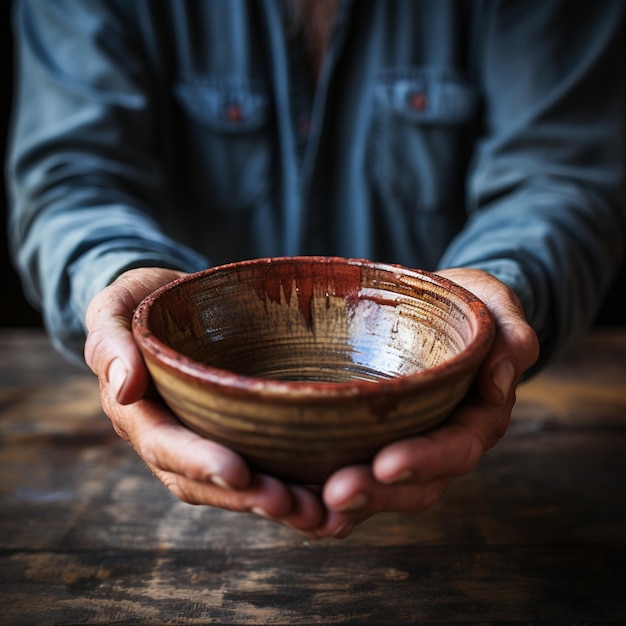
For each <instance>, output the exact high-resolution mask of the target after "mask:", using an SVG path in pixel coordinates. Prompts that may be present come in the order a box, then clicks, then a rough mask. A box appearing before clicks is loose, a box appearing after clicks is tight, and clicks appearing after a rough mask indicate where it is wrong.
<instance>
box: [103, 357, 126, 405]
mask: <svg viewBox="0 0 626 626" xmlns="http://www.w3.org/2000/svg"><path fill="white" fill-rule="evenodd" d="M127 376H128V370H127V369H126V366H125V365H124V363H123V362H122V361H121V360H120V359H113V361H111V365H109V371H108V373H107V378H108V382H109V385H111V388H112V389H113V392H114V393H115V397H116V398H119V397H120V395H121V393H122V389H123V388H124V385H125V384H126V377H127Z"/></svg>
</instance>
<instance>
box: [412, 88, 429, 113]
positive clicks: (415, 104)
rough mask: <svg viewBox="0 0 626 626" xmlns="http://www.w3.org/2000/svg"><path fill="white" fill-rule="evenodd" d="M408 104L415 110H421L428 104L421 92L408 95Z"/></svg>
mask: <svg viewBox="0 0 626 626" xmlns="http://www.w3.org/2000/svg"><path fill="white" fill-rule="evenodd" d="M409 106H410V107H411V108H412V109H415V110H416V111H423V110H424V109H425V108H426V107H427V106H428V100H427V98H426V96H425V95H424V94H423V93H421V92H415V93H412V94H410V95H409Z"/></svg>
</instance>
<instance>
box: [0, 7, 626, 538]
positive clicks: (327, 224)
mask: <svg viewBox="0 0 626 626" xmlns="http://www.w3.org/2000/svg"><path fill="white" fill-rule="evenodd" d="M623 24H624V3H623V2H620V1H613V0H595V1H594V2H593V4H591V3H589V2H581V1H572V0H541V1H537V2H528V0H523V1H515V0H511V1H509V2H500V1H496V0H493V1H491V0H484V1H480V2H479V1H476V2H458V1H455V0H432V1H428V0H424V1H422V2H407V1H402V0H363V1H361V2H351V1H346V0H309V1H307V0H241V1H238V2H218V1H207V2H191V1H185V0H162V1H160V2H150V3H148V2H143V1H142V0H55V2H49V1H47V0H18V1H17V2H16V4H15V7H14V33H15V42H16V61H17V63H16V77H17V78H16V91H15V105H14V109H13V117H12V127H11V139H10V149H9V158H8V161H7V178H8V180H9V182H10V206H11V209H10V223H9V232H10V241H11V250H12V252H13V255H14V259H15V264H16V266H17V267H18V268H19V271H20V273H21V276H22V280H23V282H24V287H25V291H26V292H27V294H28V295H29V297H30V299H31V301H32V302H33V303H34V304H35V305H36V306H37V307H39V308H40V309H41V311H42V313H43V316H44V319H45V323H46V327H47V330H48V332H49V334H50V337H51V339H52V341H53V343H54V345H55V346H56V347H57V348H58V349H59V350H60V351H61V352H63V353H64V354H65V355H67V356H68V358H71V359H73V360H74V361H76V362H81V363H85V362H86V364H87V365H88V366H89V367H90V368H91V369H92V370H93V372H94V373H95V374H96V375H97V376H98V378H99V380H100V390H101V399H102V405H103V408H104V411H105V412H106V414H107V415H108V416H109V417H110V419H111V421H112V423H113V426H114V428H115V430H116V431H117V433H118V434H119V435H120V436H121V437H122V438H124V439H125V440H127V441H128V442H129V443H130V444H132V446H133V447H134V448H135V450H136V451H137V453H138V454H139V455H140V456H141V457H142V458H143V460H144V461H145V463H146V464H147V465H148V466H149V467H150V468H151V469H152V471H153V472H154V474H155V475H156V476H157V477H158V478H159V479H160V480H161V481H162V482H163V483H164V484H165V485H166V486H167V487H168V488H169V489H170V490H171V491H172V492H173V493H174V494H176V496H178V497H179V498H181V499H182V500H184V501H186V502H190V503H194V504H203V505H209V506H213V507H221V508H224V509H229V510H232V511H240V512H252V513H257V514H259V515H262V516H264V517H267V518H269V519H271V520H274V521H276V522H278V523H281V524H284V525H286V526H288V527H291V528H294V529H296V530H298V531H300V532H302V533H304V534H305V535H306V536H309V537H312V538H321V537H336V538H343V537H346V536H348V535H349V534H350V533H351V532H352V531H353V529H354V528H355V527H356V526H358V525H359V524H360V523H362V522H363V521H364V520H366V519H368V518H369V517H371V516H372V515H375V514H377V513H380V512H384V511H392V512H403V513H419V512H421V511H423V510H425V509H427V508H428V507H430V506H432V505H433V504H434V503H435V502H437V500H438V499H439V498H440V497H441V496H442V494H443V493H444V491H445V489H446V487H447V486H448V484H449V483H450V481H451V480H453V479H454V478H456V477H458V476H462V475H465V474H467V473H468V472H470V471H471V470H472V469H473V468H474V467H475V466H476V464H477V463H478V462H479V460H480V458H481V456H482V455H483V453H484V452H485V451H486V450H488V449H489V448H490V447H491V446H493V445H495V444H496V443H497V442H498V441H499V440H500V439H501V437H502V436H503V435H504V433H505V431H506V428H507V426H508V424H509V421H510V418H511V411H512V408H513V406H514V402H515V393H516V387H517V385H518V384H519V382H520V381H521V380H523V379H524V378H528V377H530V376H532V375H533V374H534V373H535V372H537V371H539V370H540V369H541V368H542V367H543V366H544V365H545V364H546V363H548V362H550V361H551V360H552V359H553V358H554V357H555V355H558V354H562V353H563V351H564V350H566V349H567V348H568V347H569V346H571V345H572V344H573V343H574V342H575V341H576V340H577V339H578V338H579V337H580V336H581V334H582V333H583V332H584V331H585V330H586V329H587V328H588V327H589V325H590V324H591V323H592V320H593V319H594V316H595V314H596V312H597V310H598V308H599V305H600V303H601V301H602V297H603V295H604V293H605V292H606V291H607V288H608V286H609V284H610V282H611V279H612V277H613V275H614V274H615V273H616V270H617V268H618V266H619V262H620V259H621V258H622V255H623V251H624V242H625V238H626V237H625V231H626V226H625V224H626V212H625V206H624V195H623V193H624V171H625V167H624V154H623V137H624V83H623V61H622V58H623V54H622V53H623V41H624V37H623V31H624V29H623ZM300 254H318V255H338V256H347V257H359V258H369V259H373V260H378V261H387V262H394V263H399V264H402V265H405V266H411V267H416V268H422V269H426V270H430V271H438V272H439V273H441V274H442V275H445V276H447V277H448V278H450V279H452V280H454V281H455V282H458V283H459V284H461V285H463V286H464V287H466V288H467V289H469V290H470V291H472V292H473V293H474V294H476V295H477V296H478V297H480V298H481V299H482V300H483V301H484V302H485V303H486V304H487V306H488V307H489V309H490V310H491V312H492V313H493V316H494V318H495V320H496V324H497V336H496V340H495V343H494V346H493V349H492V351H491V353H490V354H489V356H488V357H487V359H486V360H485V363H484V364H483V366H482V367H481V369H480V371H479V373H478V376H477V379H476V384H475V391H473V392H472V394H470V395H469V396H468V398H467V400H466V401H465V402H463V403H462V404H461V405H460V406H459V407H458V409H457V410H456V411H455V412H454V413H453V414H452V415H451V416H450V418H449V419H448V420H446V422H445V423H444V424H443V425H442V426H440V427H438V428H436V429H434V430H433V431H431V432H429V433H427V434H426V435H424V436H420V437H415V438H410V439H406V440H402V441H398V442H396V443H393V444H390V445H389V446H386V447H384V448H383V449H382V450H380V451H379V453H378V454H377V455H376V457H375V458H374V460H373V461H372V463H371V465H362V466H354V467H346V468H343V469H341V470H339V471H337V472H336V473H335V474H333V475H332V476H331V477H330V478H329V479H328V480H327V482H326V483H325V484H324V485H323V486H320V487H319V488H311V487H309V486H306V485H299V484H289V483H285V482H282V481H280V480H278V479H276V478H275V477H272V476H267V475H262V474H258V473H255V472H253V471H251V470H250V468H249V467H248V466H247V465H246V463H245V462H244V460H243V459H241V458H240V457H239V456H238V455H237V454H235V453H234V452H233V451H231V450H229V449H226V448H224V447H222V446H220V445H218V444H217V443H215V442H212V441H209V440H207V439H203V438H201V437H199V436H197V435H196V434H194V433H192V432H191V431H189V430H187V429H186V428H184V427H183V426H182V425H180V424H179V423H178V422H177V421H176V419H175V418H174V417H173V416H172V414H171V413H170V412H169V411H168V410H167V409H166V408H165V406H164V405H163V404H162V403H161V402H160V401H159V399H158V397H155V395H154V394H153V393H152V392H151V391H150V381H149V376H148V374H147V372H146V370H145V367H144V365H143V362H142V360H141V357H140V355H139V353H138V350H137V348H136V346H135V344H134V342H133V339H132V335H131V332H130V318H131V315H132V313H133V310H134V308H135V307H136V305H137V304H138V302H139V301H140V300H141V299H142V298H143V297H144V296H146V295H147V294H148V293H150V292H151V291H152V290H154V289H155V288H157V287H159V286H161V285H163V284H165V283H167V282H169V281H171V280H172V279H174V278H176V277H177V276H180V275H181V274H182V273H187V272H193V271H196V270H200V269H203V268H205V267H207V266H208V265H211V264H212V265H216V264H221V263H224V262H227V261H232V260H238V259H244V258H251V257H266V256H291V255H300ZM83 359H84V361H83Z"/></svg>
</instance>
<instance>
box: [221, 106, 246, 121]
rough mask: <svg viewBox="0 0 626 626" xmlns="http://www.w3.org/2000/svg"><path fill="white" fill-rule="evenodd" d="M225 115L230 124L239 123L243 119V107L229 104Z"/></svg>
mask: <svg viewBox="0 0 626 626" xmlns="http://www.w3.org/2000/svg"><path fill="white" fill-rule="evenodd" d="M224 115H225V117H226V119H227V120H228V121H229V122H238V121H239V120H241V118H242V117H243V113H242V111H241V107H240V106H239V105H238V104H227V105H226V108H225V109H224Z"/></svg>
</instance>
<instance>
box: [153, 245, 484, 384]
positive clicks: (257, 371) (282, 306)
mask: <svg viewBox="0 0 626 626" xmlns="http://www.w3.org/2000/svg"><path fill="white" fill-rule="evenodd" d="M468 296H469V294H467V292H464V290H462V289H460V288H457V287H456V286H455V285H452V284H450V283H448V281H444V280H443V279H440V278H439V277H435V276H433V275H431V274H428V273H426V272H419V271H415V270H406V269H403V268H399V267H396V266H390V265H384V264H374V263H367V262H364V261H357V260H345V259H336V258H325V257H324V258H320V257H301V258H285V259H264V260H259V261H255V262H243V263H237V264H232V265H225V266H221V267H219V268H213V269H210V270H207V271H205V272H200V273H198V274H195V275H191V276H189V277H185V278H183V279H182V280H179V281H176V283H175V284H174V285H173V286H168V287H166V288H165V289H163V290H161V292H160V293H159V295H158V297H156V298H155V299H154V300H153V301H152V303H151V308H150V314H149V326H150V331H151V333H152V334H153V335H154V336H155V337H156V338H157V339H158V340H160V341H161V342H162V343H164V344H166V345H167V346H169V347H170V348H172V349H173V350H175V351H176V352H177V353H179V354H181V355H183V356H184V357H187V358H189V359H191V360H192V361H195V362H199V363H202V364H204V365H207V366H210V367H212V368H219V369H221V370H227V371H229V372H232V373H235V374H238V375H242V376H251V377H260V378H264V379H273V380H282V381H307V382H313V383H315V382H324V383H328V382H346V381H350V380H364V381H376V380H385V379H390V378H396V377H399V376H407V375H411V374H414V373H416V372H419V371H420V370H423V369H426V368H433V367H436V366H439V365H441V364H443V363H445V362H446V361H449V360H450V359H451V358H453V357H454V356H455V355H458V354H459V353H461V352H462V351H463V350H464V349H465V348H466V347H467V346H468V345H469V344H470V343H471V342H472V341H473V340H474V339H475V337H476V334H477V333H478V326H479V325H478V322H477V320H476V319H475V317H474V316H473V315H470V314H469V313H470V309H469V305H468Z"/></svg>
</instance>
